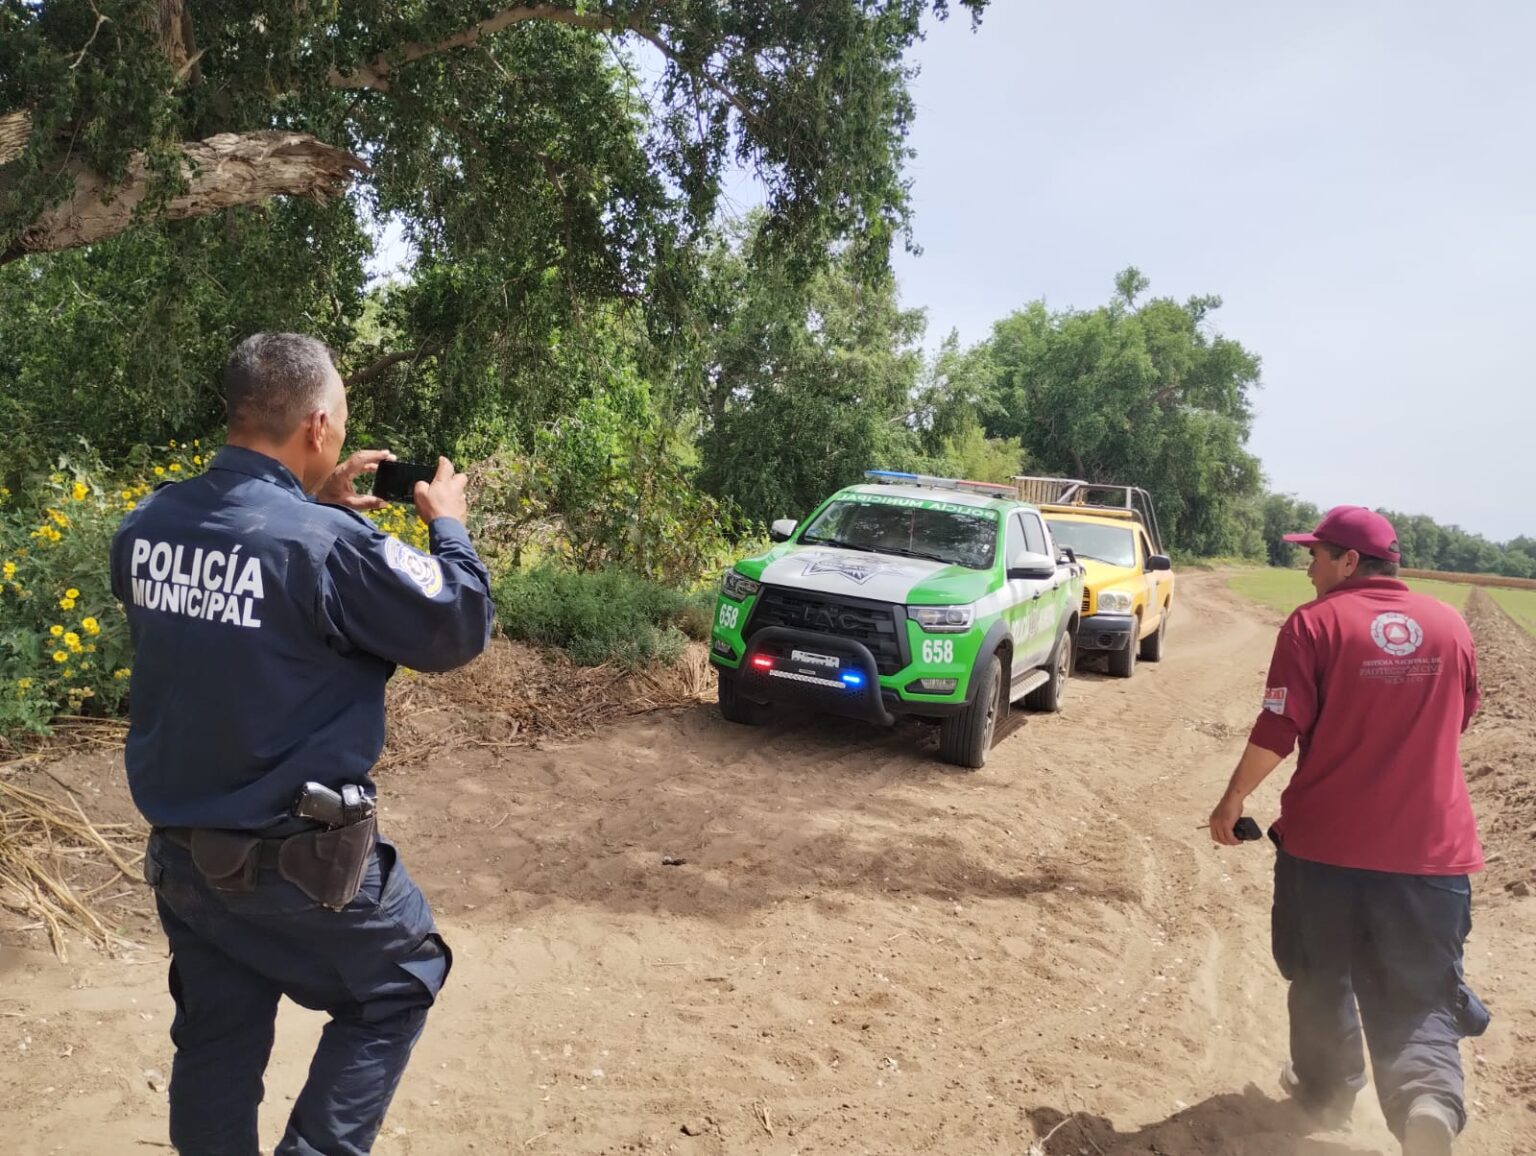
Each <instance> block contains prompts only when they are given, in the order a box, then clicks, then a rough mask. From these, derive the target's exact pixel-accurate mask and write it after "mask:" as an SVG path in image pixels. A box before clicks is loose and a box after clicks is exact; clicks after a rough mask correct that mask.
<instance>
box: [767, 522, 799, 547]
mask: <svg viewBox="0 0 1536 1156" xmlns="http://www.w3.org/2000/svg"><path fill="white" fill-rule="evenodd" d="M799 524H800V523H798V522H796V521H795V520H794V519H793V518H779V519H778V520H777V521H775V522H774V523H773V525H771V526H769V527H768V537H769V538H771V539H772V540H773V541H775V542H788V541H789V540H790V539H791V538H793V537H794V536H795V528H796V527H797V526H798V525H799Z"/></svg>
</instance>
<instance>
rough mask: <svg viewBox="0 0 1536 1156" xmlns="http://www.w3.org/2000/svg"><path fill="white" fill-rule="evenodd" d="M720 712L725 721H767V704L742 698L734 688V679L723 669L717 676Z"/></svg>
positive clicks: (752, 723)
mask: <svg viewBox="0 0 1536 1156" xmlns="http://www.w3.org/2000/svg"><path fill="white" fill-rule="evenodd" d="M718 694H719V702H720V714H721V715H722V716H723V717H724V718H725V721H726V722H733V723H741V724H742V725H743V726H749V727H755V726H761V725H762V724H763V723H765V722H767V721H768V704H767V703H761V702H753V701H752V700H751V699H749V698H743V697H742V695H741V694H740V692H739V691H738V690H737V689H736V680H735V679H734V678H732V677H731V676H730V675H728V674H726V673H724V672H723V671H722V672H721V673H720V676H719V691H718Z"/></svg>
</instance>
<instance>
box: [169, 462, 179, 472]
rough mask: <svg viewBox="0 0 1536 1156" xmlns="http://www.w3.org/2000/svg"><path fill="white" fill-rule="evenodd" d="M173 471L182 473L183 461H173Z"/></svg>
mask: <svg viewBox="0 0 1536 1156" xmlns="http://www.w3.org/2000/svg"><path fill="white" fill-rule="evenodd" d="M171 473H173V474H179V473H181V463H180V462H172V463H171Z"/></svg>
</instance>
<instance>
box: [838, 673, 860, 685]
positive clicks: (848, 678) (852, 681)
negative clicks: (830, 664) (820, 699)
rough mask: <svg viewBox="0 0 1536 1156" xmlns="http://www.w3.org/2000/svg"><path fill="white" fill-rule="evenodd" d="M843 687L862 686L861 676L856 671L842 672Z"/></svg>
mask: <svg viewBox="0 0 1536 1156" xmlns="http://www.w3.org/2000/svg"><path fill="white" fill-rule="evenodd" d="M843 685H844V686H863V685H864V676H863V675H862V674H860V673H859V672H858V671H856V670H845V671H843Z"/></svg>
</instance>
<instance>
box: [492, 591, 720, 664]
mask: <svg viewBox="0 0 1536 1156" xmlns="http://www.w3.org/2000/svg"><path fill="white" fill-rule="evenodd" d="M494 593H495V598H496V613H497V617H498V619H499V621H500V622H501V627H502V629H503V630H504V631H505V632H506V633H507V635H508V636H509V637H511V638H516V639H521V640H522V641H524V642H531V643H535V644H537V645H541V646H558V647H560V648H561V649H563V650H564V651H565V652H566V653H567V654H569V655H570V656H571V658H572V659H574V660H575V661H576V662H577V663H578V664H580V665H582V666H601V665H603V664H604V663H613V664H614V665H616V666H620V667H622V668H624V669H626V670H635V669H638V668H640V667H643V666H646V665H648V664H650V663H653V662H663V663H668V664H670V663H673V662H676V661H677V659H678V658H679V657H681V655H682V653H683V650H684V648H685V647H686V646H687V644H688V639H689V637H690V635H691V636H692V637H695V638H701V637H703V636H704V635H706V634H707V633H708V630H709V623H710V609H712V599H713V594H712V592H708V591H699V592H697V593H695V594H687V593H684V592H683V591H680V590H676V589H673V588H672V587H670V586H666V585H663V584H662V583H660V582H656V581H653V580H651V579H649V578H645V577H642V576H641V575H638V574H633V573H630V572H628V571H625V570H620V569H615V568H609V569H606V570H584V571H580V570H568V569H563V568H560V567H556V566H549V565H545V566H539V567H537V568H535V569H532V570H522V571H512V572H510V573H508V574H504V575H503V576H502V577H501V578H499V579H498V580H497V581H496V584H495V590H494ZM706 600H708V601H709V602H710V607H708V608H706V607H705V602H706Z"/></svg>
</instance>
